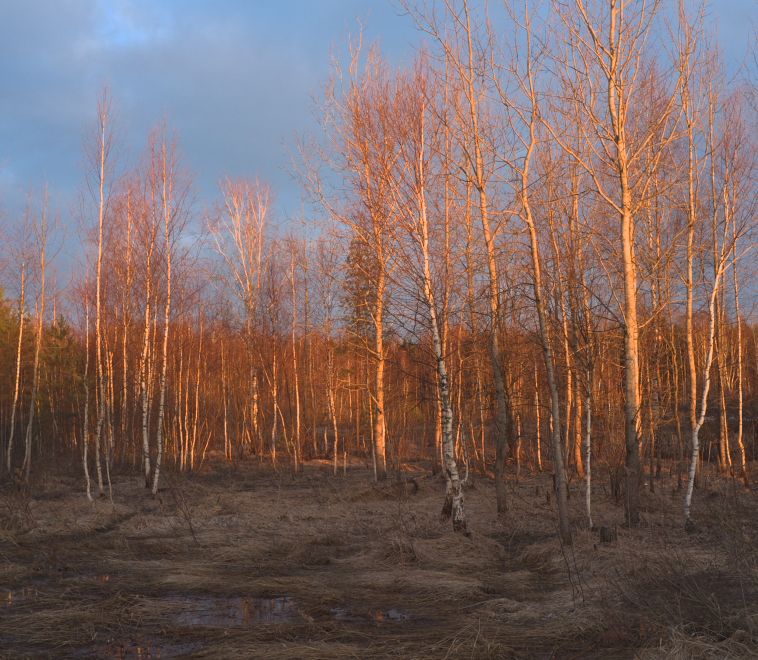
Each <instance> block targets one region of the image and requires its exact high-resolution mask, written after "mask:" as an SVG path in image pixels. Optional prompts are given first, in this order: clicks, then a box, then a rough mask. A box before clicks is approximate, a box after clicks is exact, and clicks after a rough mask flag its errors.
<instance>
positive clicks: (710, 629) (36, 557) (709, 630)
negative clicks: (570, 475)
mask: <svg viewBox="0 0 758 660" xmlns="http://www.w3.org/2000/svg"><path fill="white" fill-rule="evenodd" d="M403 479H404V480H406V482H405V483H403V484H401V483H398V482H397V481H394V480H393V481H390V482H388V483H387V484H382V485H376V484H373V483H372V482H371V475H370V473H369V472H368V471H367V470H365V469H362V468H358V467H356V468H354V469H352V470H348V473H347V476H342V475H341V476H339V477H337V478H335V477H333V476H331V473H330V468H329V466H327V465H326V464H323V465H322V464H316V463H312V464H309V465H307V466H306V468H305V472H304V474H303V475H301V476H298V477H296V478H293V477H292V476H291V475H290V474H289V473H288V472H287V471H284V470H283V471H280V472H279V473H276V472H274V471H273V470H272V469H271V468H270V467H265V466H259V465H257V464H254V463H249V464H243V465H239V466H237V467H236V468H231V467H229V466H226V465H223V464H220V463H219V464H216V465H212V466H208V467H206V468H205V469H204V470H203V471H202V473H200V474H194V475H191V476H179V475H176V474H173V475H169V478H168V479H166V481H164V488H163V489H162V490H161V492H160V494H159V498H157V499H153V498H151V497H150V496H149V494H148V493H146V492H145V489H144V487H143V486H142V484H141V482H140V479H139V477H137V476H134V475H126V474H124V475H116V476H115V477H114V486H113V503H111V502H110V501H109V500H108V499H107V498H105V499H102V500H98V501H96V502H94V503H90V502H87V500H86V499H85V498H84V495H83V494H82V492H81V483H80V479H79V478H78V477H73V476H72V477H61V476H58V477H48V478H47V479H45V480H44V481H38V482H37V483H35V484H34V485H33V488H32V489H31V494H29V493H27V492H24V491H23V490H19V489H18V488H16V487H13V486H11V485H9V484H8V485H5V486H3V488H2V492H1V493H0V655H2V656H3V657H12V658H20V657H61V658H63V657H73V658H95V657H97V658H125V657H128V658H158V657H160V658H167V657H217V658H236V657H245V658H332V657H336V658H342V657H344V658H377V657H378V658H389V657H393V658H509V657H518V658H592V657H595V658H648V657H650V658H657V657H673V658H691V657H704V658H706V657H707V658H725V657H735V658H739V657H756V656H758V492H756V490H755V489H753V490H751V489H746V488H745V487H743V486H740V485H739V484H738V483H736V482H735V481H733V480H728V479H721V480H720V479H717V478H716V477H711V478H710V479H708V480H707V481H704V482H703V485H702V486H701V488H700V489H699V490H698V491H696V495H695V497H696V503H695V507H696V508H695V511H696V513H697V516H696V519H697V523H698V524H697V528H696V529H695V530H694V531H692V532H690V533H687V532H685V531H684V530H683V529H682V525H681V517H680V516H681V514H680V510H681V497H682V493H681V492H678V491H677V490H676V485H675V483H674V481H673V480H672V479H671V478H669V477H661V478H660V479H659V480H658V481H657V482H656V483H655V486H656V490H655V493H650V492H649V491H647V490H646V491H645V493H644V515H643V518H644V524H643V526H642V527H641V528H639V529H635V530H629V529H625V528H624V527H622V526H621V525H619V523H620V522H621V520H622V519H623V506H622V503H621V502H618V501H616V500H615V499H614V498H613V497H612V496H611V494H610V487H609V481H608V478H607V473H606V474H603V473H600V474H598V475H597V480H596V491H595V494H594V506H595V516H594V517H595V523H596V525H598V526H600V525H604V526H608V527H610V528H611V532H613V531H615V532H616V536H617V538H616V540H614V541H612V542H610V543H604V542H601V541H600V538H599V534H598V532H597V531H596V530H595V531H592V530H589V529H588V528H587V525H586V523H585V522H584V516H583V494H582V487H581V485H580V484H579V483H577V482H575V483H574V484H573V485H572V487H571V488H572V492H571V498H570V505H571V508H572V515H573V518H574V522H575V527H576V534H575V543H574V545H573V547H570V548H567V547H564V548H562V547H561V545H560V544H559V542H558V540H557V536H556V530H555V510H554V500H555V498H554V497H551V496H550V494H551V492H550V489H551V479H550V476H549V475H546V474H542V475H535V476H531V477H526V478H523V477H522V478H521V479H520V480H519V481H518V482H516V480H515V479H514V478H513V477H512V476H511V477H509V483H508V490H509V495H510V510H509V512H508V513H507V515H505V516H503V517H501V518H500V519H498V518H497V516H496V513H495V507H494V501H495V497H494V486H493V483H492V482H491V481H490V480H489V479H486V478H484V477H476V476H475V477H474V479H473V485H472V487H470V488H468V489H467V490H466V511H467V515H468V517H469V526H470V530H471V535H470V536H469V537H464V536H461V535H456V534H454V533H453V532H452V531H451V529H450V526H449V524H448V523H443V522H441V521H440V520H439V511H440V507H441V503H442V499H443V495H444V482H443V481H442V480H441V479H440V478H439V477H433V476H430V475H429V473H428V472H427V471H424V470H422V469H414V468H413V467H412V466H411V467H409V468H408V470H407V472H406V473H405V474H404V475H403ZM411 479H412V481H409V480H411ZM614 525H618V526H617V527H616V528H615V530H614V529H613V527H614ZM612 535H613V534H611V536H612Z"/></svg>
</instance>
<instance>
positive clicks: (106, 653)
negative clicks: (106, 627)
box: [74, 639, 202, 660]
mask: <svg viewBox="0 0 758 660" xmlns="http://www.w3.org/2000/svg"><path fill="white" fill-rule="evenodd" d="M201 648H202V645H200V644H194V643H184V644H180V643H172V642H168V641H164V640H160V639H145V640H129V641H124V642H117V643H112V644H103V645H101V646H96V647H93V648H88V649H81V650H80V651H78V652H76V653H75V654H74V657H76V658H108V660H147V658H151V659H152V658H180V657H182V658H183V657H184V656H186V655H189V654H191V653H194V652H195V651H199V650H200V649H201Z"/></svg>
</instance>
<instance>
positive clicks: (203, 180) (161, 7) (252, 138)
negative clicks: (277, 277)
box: [0, 0, 758, 233]
mask: <svg viewBox="0 0 758 660" xmlns="http://www.w3.org/2000/svg"><path fill="white" fill-rule="evenodd" d="M664 2H674V0H664ZM709 21H711V22H714V23H715V24H716V25H717V26H718V28H717V29H718V32H719V34H720V42H721V44H722V47H723V48H724V50H725V56H726V59H727V61H728V62H729V63H730V66H731V67H734V66H735V65H736V63H737V62H739V61H741V60H742V59H744V57H745V53H746V52H747V50H748V47H749V45H750V43H751V39H752V38H753V37H754V35H755V33H756V32H755V30H756V26H757V25H758V0H711V3H710V11H709ZM359 25H362V26H363V31H364V40H366V41H369V42H374V41H377V42H378V43H379V45H380V46H381V48H382V51H383V53H384V54H385V56H386V57H388V59H389V60H390V61H391V62H394V63H400V62H402V61H408V60H409V59H410V57H412V54H413V53H414V50H415V48H416V45H417V44H418V43H420V37H419V35H418V33H417V32H416V29H415V26H414V25H413V22H412V20H411V19H410V18H409V17H407V16H404V15H403V12H402V10H401V7H400V4H399V2H395V1H394V0H249V1H245V0H238V1H233V0H213V1H211V0H205V1H201V0H173V1H170V0H0V80H1V81H2V87H0V214H2V215H3V216H4V217H5V224H6V225H8V224H10V225H12V224H13V223H14V222H17V219H18V218H19V217H20V216H21V213H22V210H23V206H24V200H25V198H26V195H27V193H28V192H29V191H38V190H39V189H40V188H41V187H42V186H43V185H45V184H46V185H47V186H48V190H49V195H50V203H51V207H52V208H53V209H54V210H57V211H58V212H59V213H60V216H61V222H62V224H63V226H64V227H66V228H67V230H68V228H74V227H76V226H77V222H78V221H77V220H75V217H76V216H77V214H78V212H77V208H78V202H77V200H78V199H79V198H80V193H81V192H82V191H83V190H85V188H84V181H85V177H86V164H85V157H84V144H85V142H86V139H87V137H88V136H91V134H92V129H93V127H94V125H95V108H96V102H97V98H98V95H99V93H100V91H101V90H102V88H103V86H104V85H107V86H108V87H109V89H110V91H111V95H112V98H113V109H114V119H115V130H116V138H117V144H118V151H117V160H118V161H119V163H120V164H121V166H122V169H125V168H127V167H128V166H130V165H131V164H133V163H134V162H135V161H136V159H137V158H138V157H139V154H140V153H141V151H142V150H143V149H144V145H145V141H146V136H147V134H148V132H149V130H150V129H151V128H152V127H153V126H155V125H156V124H158V123H159V122H161V121H162V120H165V121H166V122H167V124H168V126H169V128H170V129H171V130H172V131H174V132H175V133H176V135H177V137H178V143H179V152H180V155H181V156H182V159H183V162H184V164H185V166H186V168H187V170H188V171H189V173H190V176H191V177H192V180H193V182H194V189H195V200H196V201H195V204H194V207H195V211H196V213H202V210H203V209H204V208H207V207H208V206H209V205H211V204H212V203H213V200H214V198H215V197H216V196H217V190H218V183H219V181H220V180H221V179H222V178H223V177H225V176H231V177H233V178H238V177H246V178H254V177H256V176H257V177H259V178H260V179H262V180H265V181H268V182H269V183H270V184H271V186H272V188H273V190H274V195H275V199H276V203H275V207H274V211H275V215H276V216H277V218H278V220H279V221H280V222H282V221H292V220H293V219H294V218H297V217H299V216H300V215H302V214H303V212H304V207H303V204H302V201H301V194H300V186H299V184H298V182H297V181H296V180H295V179H294V178H293V175H292V158H293V156H294V153H295V144H296V136H297V135H309V134H313V132H314V131H316V130H317V122H316V106H315V102H314V99H315V98H318V97H319V95H320V92H321V90H322V89H323V86H324V84H325V82H326V80H327V78H328V76H329V74H330V72H331V69H332V61H333V58H334V57H337V58H340V59H344V58H345V56H346V53H347V44H348V39H349V37H350V35H353V36H355V35H357V33H358V31H359ZM69 233H71V232H69Z"/></svg>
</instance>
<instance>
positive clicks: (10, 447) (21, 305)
mask: <svg viewBox="0 0 758 660" xmlns="http://www.w3.org/2000/svg"><path fill="white" fill-rule="evenodd" d="M25 306H26V264H21V294H20V297H19V302H18V343H17V345H16V379H15V385H14V388H13V407H12V408H11V426H10V431H9V433H8V447H7V449H6V455H5V467H6V469H7V470H8V473H9V474H10V471H11V464H12V461H13V436H14V435H15V432H16V408H17V407H18V397H19V389H20V387H21V347H22V345H23V340H24V308H25Z"/></svg>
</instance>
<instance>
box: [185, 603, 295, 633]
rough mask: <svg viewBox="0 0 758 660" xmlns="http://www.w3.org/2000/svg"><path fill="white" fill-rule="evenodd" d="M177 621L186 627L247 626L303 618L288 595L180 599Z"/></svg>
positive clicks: (287, 621)
mask: <svg viewBox="0 0 758 660" xmlns="http://www.w3.org/2000/svg"><path fill="white" fill-rule="evenodd" d="M172 602H174V603H175V604H176V605H178V608H177V609H179V610H180V611H179V613H178V614H177V615H176V617H175V621H176V622H177V623H178V624H180V625H183V626H213V627H218V628H222V627H232V626H239V627H246V626H255V625H261V624H280V623H292V622H294V621H297V620H298V619H299V618H300V617H299V614H298V611H297V607H296V606H295V601H294V600H293V599H292V598H290V597H289V596H277V597H274V598H252V597H251V598H243V597H240V598H214V597H198V598H187V597H183V598H179V599H172Z"/></svg>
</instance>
